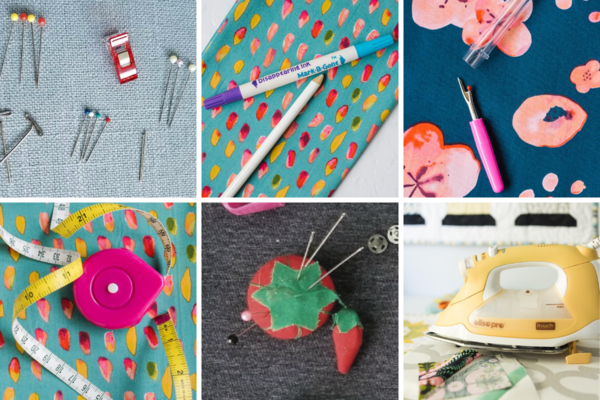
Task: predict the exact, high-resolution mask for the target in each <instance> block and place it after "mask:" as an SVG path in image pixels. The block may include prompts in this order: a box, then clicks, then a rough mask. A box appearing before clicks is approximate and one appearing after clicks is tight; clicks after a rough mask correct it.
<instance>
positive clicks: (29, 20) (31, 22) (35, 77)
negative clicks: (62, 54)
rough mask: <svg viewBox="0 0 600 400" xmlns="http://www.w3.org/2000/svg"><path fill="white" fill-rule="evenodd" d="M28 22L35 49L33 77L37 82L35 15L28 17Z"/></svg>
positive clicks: (32, 45)
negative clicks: (34, 34)
mask: <svg viewBox="0 0 600 400" xmlns="http://www.w3.org/2000/svg"><path fill="white" fill-rule="evenodd" d="M27 21H28V22H29V26H30V27H31V47H32V49H33V77H34V79H35V80H36V81H37V62H36V61H35V57H36V55H35V37H34V36H33V23H34V22H35V15H33V14H29V15H28V16H27Z"/></svg>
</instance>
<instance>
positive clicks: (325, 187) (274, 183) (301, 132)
mask: <svg viewBox="0 0 600 400" xmlns="http://www.w3.org/2000/svg"><path fill="white" fill-rule="evenodd" d="M390 34H391V35H393V37H394V39H395V40H396V42H395V43H394V44H393V45H392V46H390V47H388V48H386V49H383V50H380V51H378V52H377V53H375V54H371V55H369V56H366V57H364V58H363V59H361V60H357V61H354V62H351V63H348V64H346V65H342V66H340V67H335V68H332V69H330V70H328V71H327V74H326V79H325V81H324V82H323V85H322V88H321V89H319V91H318V92H317V93H316V94H315V97H314V98H313V99H312V100H311V101H310V102H309V103H308V105H307V107H306V108H305V109H304V111H303V113H302V114H300V115H299V116H298V117H297V118H296V120H295V122H294V123H293V124H292V125H291V126H290V128H288V130H287V131H286V132H285V134H284V135H283V137H282V138H281V139H280V140H279V141H278V143H277V144H276V145H275V146H274V148H273V150H272V151H271V152H270V154H269V155H268V156H267V157H266V158H265V160H263V162H262V163H261V164H260V166H259V167H258V168H257V170H256V171H255V172H254V174H253V175H252V176H251V178H250V179H249V180H248V181H247V182H246V184H245V185H244V186H243V187H242V189H241V190H240V192H239V193H238V196H243V197H250V196H258V197H286V196H287V197H309V196H330V195H331V194H332V193H333V192H334V191H335V189H336V188H337V187H338V185H339V184H340V182H341V181H342V179H344V177H345V176H346V175H347V174H348V172H349V171H350V169H351V168H352V166H353V165H354V163H355V162H356V160H357V159H358V157H359V156H360V155H361V154H362V152H363V151H364V149H365V148H366V146H367V145H368V144H369V142H371V141H372V140H374V137H375V135H376V133H377V131H378V130H379V129H380V128H381V126H382V124H383V123H384V121H385V120H386V118H387V117H388V115H389V114H390V112H391V111H392V110H393V108H394V107H395V106H396V104H397V102H398V45H397V39H398V2H397V1H394V0H353V1H352V2H332V1H331V0H315V1H306V2H304V1H298V0H293V1H292V0H285V1H282V2H274V1H273V0H265V1H262V0H252V1H251V0H245V1H238V2H237V3H236V4H235V6H234V7H233V8H232V10H231V11H230V12H229V14H228V15H227V18H226V19H225V21H223V24H222V25H221V27H220V28H219V30H218V31H217V32H216V33H215V35H214V36H213V38H212V39H211V41H210V43H209V44H208V46H207V47H206V49H205V50H204V52H203V54H202V96H203V99H206V98H208V97H212V96H214V95H216V94H219V93H222V92H224V91H226V90H228V89H231V88H234V87H236V86H238V85H241V84H244V83H247V82H249V81H251V80H254V79H256V78H258V77H260V76H264V75H267V74H270V73H272V72H276V71H279V70H283V69H286V68H289V67H291V66H294V65H296V64H299V63H301V62H303V61H309V60H312V59H314V58H316V57H319V56H320V55H326V54H329V53H333V52H335V51H338V50H340V49H342V48H346V47H348V46H351V45H355V44H358V43H362V42H365V41H368V40H372V39H374V38H377V37H379V36H384V35H390ZM314 77H315V76H313V78H314ZM310 79H312V78H310V77H309V78H304V79H301V80H299V81H297V82H296V83H292V84H290V85H287V86H283V87H280V88H277V89H275V90H271V91H269V92H266V93H264V94H259V95H257V96H255V97H253V98H249V99H246V100H244V101H238V102H234V103H230V104H227V105H224V106H222V107H218V108H215V109H213V110H205V109H203V110H202V186H203V187H202V197H211V196H212V197H217V196H219V195H220V194H221V193H222V192H223V191H224V190H225V188H226V187H227V185H228V184H229V183H230V182H231V181H232V180H233V179H234V177H235V176H236V174H238V173H239V172H240V170H241V168H242V167H243V166H244V165H245V163H246V162H247V161H248V160H249V159H250V157H251V156H252V154H253V153H254V152H255V151H256V149H257V148H258V147H259V146H260V145H261V143H262V142H263V141H264V139H265V138H266V136H267V135H268V134H269V133H270V132H271V130H272V129H273V128H274V127H275V126H276V125H277V123H278V122H279V121H280V120H281V118H282V116H283V115H284V114H285V112H286V109H288V107H289V106H290V105H291V104H292V103H293V101H294V100H295V99H297V97H298V96H299V95H300V93H301V92H302V91H303V90H304V89H305V88H306V85H307V80H310Z"/></svg>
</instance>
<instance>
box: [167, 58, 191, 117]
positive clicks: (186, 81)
mask: <svg viewBox="0 0 600 400" xmlns="http://www.w3.org/2000/svg"><path fill="white" fill-rule="evenodd" d="M188 69H189V71H190V72H189V73H188V76H187V78H186V79H185V83H184V84H183V89H181V95H180V96H179V100H177V103H176V104H175V109H174V110H173V115H172V116H171V122H169V128H170V127H171V124H172V123H173V120H174V119H175V113H176V112H177V109H178V108H179V103H181V98H182V97H183V94H184V93H185V87H186V86H187V83H188V81H189V80H190V76H192V74H193V73H194V72H196V65H195V64H190V65H189V67H188Z"/></svg>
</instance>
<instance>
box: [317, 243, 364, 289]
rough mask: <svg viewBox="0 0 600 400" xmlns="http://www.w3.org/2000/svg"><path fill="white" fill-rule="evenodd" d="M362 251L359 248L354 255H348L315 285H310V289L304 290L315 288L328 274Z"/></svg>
mask: <svg viewBox="0 0 600 400" xmlns="http://www.w3.org/2000/svg"><path fill="white" fill-rule="evenodd" d="M363 249H364V247H361V248H360V249H358V250H356V251H355V252H354V253H352V254H350V255H349V256H348V257H346V259H345V260H344V261H342V262H341V263H339V264H338V265H336V266H335V267H333V268H331V270H330V271H329V272H328V273H326V274H325V275H323V276H322V277H320V278H319V279H318V280H317V281H316V282H315V283H313V284H312V285H310V287H309V288H308V289H306V290H307V291H308V290H310V289H312V288H313V287H315V285H316V284H317V283H319V282H321V281H322V280H323V279H325V277H326V276H328V275H329V274H331V273H332V272H333V271H335V270H336V269H337V268H339V267H341V266H342V264H344V263H345V262H346V261H348V260H349V259H351V258H352V257H354V256H355V255H357V254H358V253H360V252H361V251H362V250H363Z"/></svg>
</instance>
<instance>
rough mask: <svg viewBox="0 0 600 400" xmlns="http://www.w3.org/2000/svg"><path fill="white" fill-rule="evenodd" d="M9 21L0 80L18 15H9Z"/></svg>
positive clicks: (0, 68)
mask: <svg viewBox="0 0 600 400" xmlns="http://www.w3.org/2000/svg"><path fill="white" fill-rule="evenodd" d="M10 19H11V21H12V23H11V24H10V31H9V33H8V41H7V42H6V49H5V50H4V57H2V67H0V78H2V71H4V63H5V62H6V54H7V53H8V48H9V47H10V39H11V37H12V33H13V28H14V27H15V22H17V21H18V20H19V15H18V14H17V13H12V14H10Z"/></svg>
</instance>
